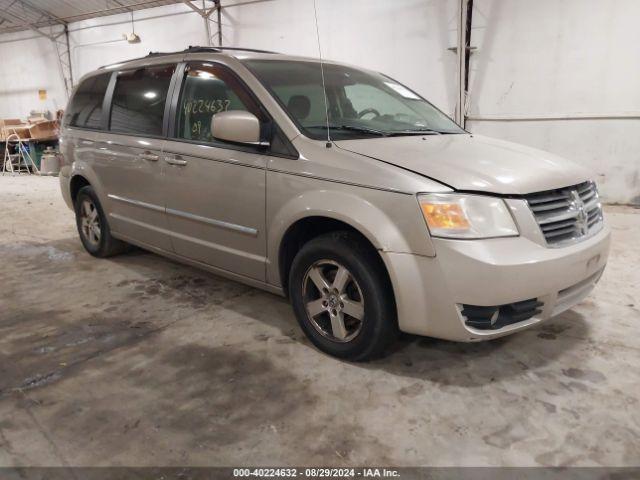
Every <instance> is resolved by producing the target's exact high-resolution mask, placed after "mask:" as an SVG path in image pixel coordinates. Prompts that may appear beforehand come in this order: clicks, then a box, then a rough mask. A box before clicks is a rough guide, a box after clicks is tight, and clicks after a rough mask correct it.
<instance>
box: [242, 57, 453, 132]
mask: <svg viewBox="0 0 640 480" xmlns="http://www.w3.org/2000/svg"><path fill="white" fill-rule="evenodd" d="M245 64H246V65H247V67H249V69H250V70H251V71H252V72H253V73H254V74H255V75H256V76H257V77H258V79H259V80H260V81H261V82H262V84H263V85H265V86H266V87H267V89H269V90H270V91H271V93H272V94H273V95H274V96H275V97H276V99H277V100H278V101H279V102H280V104H281V105H282V106H283V107H284V109H285V110H286V111H287V113H288V114H289V116H290V117H291V118H292V120H293V121H294V122H295V123H296V124H297V125H298V127H300V129H301V130H302V131H303V132H304V133H305V135H307V136H308V137H311V138H315V139H318V140H320V139H324V138H326V137H327V132H326V128H327V126H326V123H327V113H328V123H329V127H330V129H331V137H332V138H334V139H336V140H340V139H352V138H368V137H371V136H400V135H416V134H423V133H426V132H431V133H433V132H435V133H441V134H444V133H464V130H462V129H461V128H460V127H458V125H456V124H455V122H454V121H453V120H451V119H450V118H449V117H447V116H446V115H445V114H444V113H442V112H441V111H440V110H438V109H437V108H436V107H434V106H433V105H431V104H430V103H429V102H427V101H426V100H425V99H423V98H422V97H420V96H419V95H417V94H416V93H415V92H413V91H412V90H410V89H408V88H407V87H405V86H404V85H402V84H400V83H398V82H396V81H395V80H392V79H391V78H389V77H386V76H384V75H382V74H379V73H375V72H368V71H364V70H358V69H355V68H352V67H347V66H343V65H335V64H325V65H324V84H325V87H326V98H327V102H326V107H325V89H323V82H322V72H321V70H320V64H319V63H317V62H300V61H290V60H245ZM325 108H326V110H325Z"/></svg>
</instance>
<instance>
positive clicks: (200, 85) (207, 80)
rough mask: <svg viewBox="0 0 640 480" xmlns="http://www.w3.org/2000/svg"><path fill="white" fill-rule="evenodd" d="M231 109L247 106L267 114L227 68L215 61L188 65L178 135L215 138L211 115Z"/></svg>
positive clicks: (251, 109)
mask: <svg viewBox="0 0 640 480" xmlns="http://www.w3.org/2000/svg"><path fill="white" fill-rule="evenodd" d="M227 110H244V111H249V112H251V113H253V114H254V115H255V116H257V117H258V118H259V119H260V120H261V121H264V120H265V118H264V116H263V114H262V113H261V111H260V108H259V107H258V105H257V104H256V103H255V102H254V100H253V99H252V98H251V96H250V95H249V93H248V92H247V90H246V89H245V87H244V86H243V85H242V84H241V83H240V81H239V80H238V79H237V78H236V76H235V75H234V74H233V73H231V72H230V71H229V70H228V69H227V68H225V67H222V66H220V65H214V64H211V63H206V64H192V65H188V66H187V71H186V73H185V79H184V82H183V86H182V94H181V95H180V103H179V104H178V122H177V127H176V137H177V138H184V139H187V140H197V141H201V142H213V141H214V139H213V137H212V136H211V118H212V116H213V115H214V114H216V113H219V112H226V111H227Z"/></svg>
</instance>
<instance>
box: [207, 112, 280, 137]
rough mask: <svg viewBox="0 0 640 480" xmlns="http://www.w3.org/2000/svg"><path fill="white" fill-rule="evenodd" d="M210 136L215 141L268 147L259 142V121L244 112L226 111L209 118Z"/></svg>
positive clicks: (251, 114) (252, 115) (249, 113)
mask: <svg viewBox="0 0 640 480" xmlns="http://www.w3.org/2000/svg"><path fill="white" fill-rule="evenodd" d="M211 135H212V136H213V138H215V139H217V140H223V141H225V142H233V143H241V144H244V145H257V146H268V145H269V142H261V141H260V120H258V117H256V116H255V115H254V114H253V113H251V112H247V111H244V110H228V111H226V112H220V113H216V114H214V115H213V117H211Z"/></svg>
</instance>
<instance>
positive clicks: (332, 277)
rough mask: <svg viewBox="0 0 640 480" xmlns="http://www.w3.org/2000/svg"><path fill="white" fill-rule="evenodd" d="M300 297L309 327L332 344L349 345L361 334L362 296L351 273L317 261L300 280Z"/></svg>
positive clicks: (339, 265) (334, 265) (332, 264)
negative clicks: (311, 326)
mask: <svg viewBox="0 0 640 480" xmlns="http://www.w3.org/2000/svg"><path fill="white" fill-rule="evenodd" d="M302 295H303V300H304V304H305V308H306V311H307V316H308V318H309V320H310V322H311V324H312V325H313V327H314V328H315V329H316V330H317V331H318V332H319V333H320V334H322V335H323V336H324V337H326V338H328V339H330V340H332V341H335V342H340V343H344V342H349V341H351V340H353V339H354V338H355V337H356V336H357V335H358V334H359V333H360V331H361V330H362V324H363V321H364V296H363V295H362V289H361V288H360V285H358V282H357V281H356V279H355V278H354V276H353V275H352V274H351V272H350V271H349V270H348V269H347V268H346V267H345V266H344V265H341V264H340V263H338V262H336V261H333V260H318V261H316V262H314V263H313V265H311V267H309V269H308V270H307V272H306V273H305V275H304V278H303V280H302Z"/></svg>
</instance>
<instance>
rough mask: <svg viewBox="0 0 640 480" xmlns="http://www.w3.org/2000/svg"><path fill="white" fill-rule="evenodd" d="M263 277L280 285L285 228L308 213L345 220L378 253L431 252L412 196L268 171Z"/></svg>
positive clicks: (310, 215)
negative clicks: (264, 270)
mask: <svg viewBox="0 0 640 480" xmlns="http://www.w3.org/2000/svg"><path fill="white" fill-rule="evenodd" d="M268 175H269V178H268V181H267V183H268V185H269V188H268V190H267V191H268V199H267V225H269V233H268V259H269V260H268V261H269V264H268V271H267V274H268V277H267V278H269V280H270V282H272V283H275V284H280V283H281V279H280V274H279V271H278V258H279V252H280V245H281V243H282V241H283V239H284V236H285V235H286V233H287V231H288V230H289V228H290V227H291V226H293V225H294V224H295V223H296V222H297V221H299V220H301V219H304V218H308V217H327V218H331V219H334V220H339V221H341V222H344V223H346V224H348V225H350V226H351V227H353V228H355V229H356V230H358V231H359V232H360V233H361V234H362V235H364V236H365V237H366V238H367V239H368V240H369V241H370V242H371V243H372V244H373V245H374V247H375V248H376V249H378V250H380V251H383V252H397V253H413V254H417V255H424V256H430V257H431V256H435V250H434V246H433V244H432V242H431V240H430V238H429V234H428V231H427V228H426V225H425V223H424V220H423V218H422V215H421V213H420V209H419V206H418V202H417V200H416V197H415V195H410V194H405V193H398V192H389V191H382V190H378V189H372V188H366V187H356V186H353V185H345V184H341V183H337V182H331V181H326V180H318V179H310V178H305V177H301V176H293V175H285V174H278V173H275V172H269V173H268Z"/></svg>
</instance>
